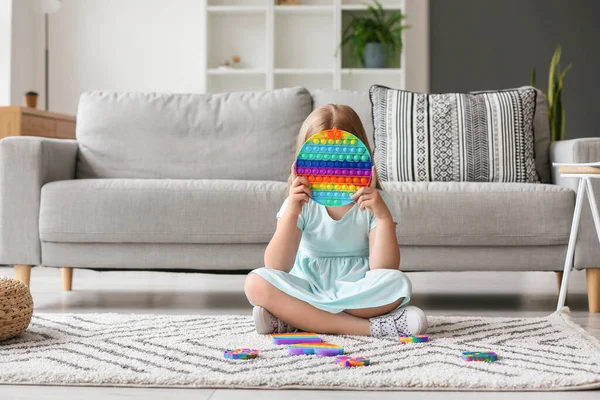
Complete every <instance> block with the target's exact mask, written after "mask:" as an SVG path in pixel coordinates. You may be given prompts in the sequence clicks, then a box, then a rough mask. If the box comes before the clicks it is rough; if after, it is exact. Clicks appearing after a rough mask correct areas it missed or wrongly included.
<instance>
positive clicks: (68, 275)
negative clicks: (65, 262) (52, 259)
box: [60, 267, 73, 291]
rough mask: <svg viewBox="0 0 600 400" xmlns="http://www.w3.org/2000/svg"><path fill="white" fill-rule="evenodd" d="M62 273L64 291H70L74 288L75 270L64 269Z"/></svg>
mask: <svg viewBox="0 0 600 400" xmlns="http://www.w3.org/2000/svg"><path fill="white" fill-rule="evenodd" d="M60 271H61V273H62V283H63V290H66V291H70V290H71V288H72V287H73V268H69V267H63V268H61V269H60Z"/></svg>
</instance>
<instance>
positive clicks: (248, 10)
mask: <svg viewBox="0 0 600 400" xmlns="http://www.w3.org/2000/svg"><path fill="white" fill-rule="evenodd" d="M206 10H207V11H208V12H209V13H227V14H260V13H265V12H266V11H267V7H265V6H208V7H206Z"/></svg>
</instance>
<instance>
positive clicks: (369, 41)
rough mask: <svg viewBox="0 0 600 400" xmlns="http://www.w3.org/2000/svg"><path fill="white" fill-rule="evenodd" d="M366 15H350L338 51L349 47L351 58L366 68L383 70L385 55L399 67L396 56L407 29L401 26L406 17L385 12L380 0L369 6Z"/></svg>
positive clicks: (398, 12)
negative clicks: (345, 46)
mask: <svg viewBox="0 0 600 400" xmlns="http://www.w3.org/2000/svg"><path fill="white" fill-rule="evenodd" d="M367 10H368V15H365V16H358V15H353V18H352V21H350V24H349V25H348V26H347V27H346V29H344V32H343V33H342V42H341V43H340V48H342V47H343V46H344V45H346V44H348V46H349V50H350V59H351V60H352V61H354V62H355V63H357V64H359V65H361V66H362V67H365V68H385V67H387V66H388V56H389V55H392V58H393V60H394V62H393V65H394V66H397V65H398V58H397V57H396V55H397V54H400V52H402V48H403V41H402V33H403V31H404V30H405V29H407V28H409V26H407V25H402V20H404V19H405V18H406V15H405V14H402V11H400V10H398V11H393V12H386V11H385V10H384V9H383V6H382V5H381V3H379V1H377V0H375V5H369V6H368V9H367Z"/></svg>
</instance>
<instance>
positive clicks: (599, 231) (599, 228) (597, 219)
mask: <svg viewBox="0 0 600 400" xmlns="http://www.w3.org/2000/svg"><path fill="white" fill-rule="evenodd" d="M583 179H584V180H585V182H586V185H587V194H588V200H589V201H590V208H591V209H592V217H593V218H594V225H595V226H596V236H598V241H600V215H598V205H597V204H596V196H595V195H594V188H593V187H592V180H591V179H590V178H583Z"/></svg>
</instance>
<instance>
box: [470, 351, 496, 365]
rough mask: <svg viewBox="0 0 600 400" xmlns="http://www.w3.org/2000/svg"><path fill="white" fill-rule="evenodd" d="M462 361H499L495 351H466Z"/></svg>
mask: <svg viewBox="0 0 600 400" xmlns="http://www.w3.org/2000/svg"><path fill="white" fill-rule="evenodd" d="M462 359H463V360H465V361H485V362H494V361H498V355H497V354H496V353H494V352H493V351H465V352H464V353H462Z"/></svg>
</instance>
